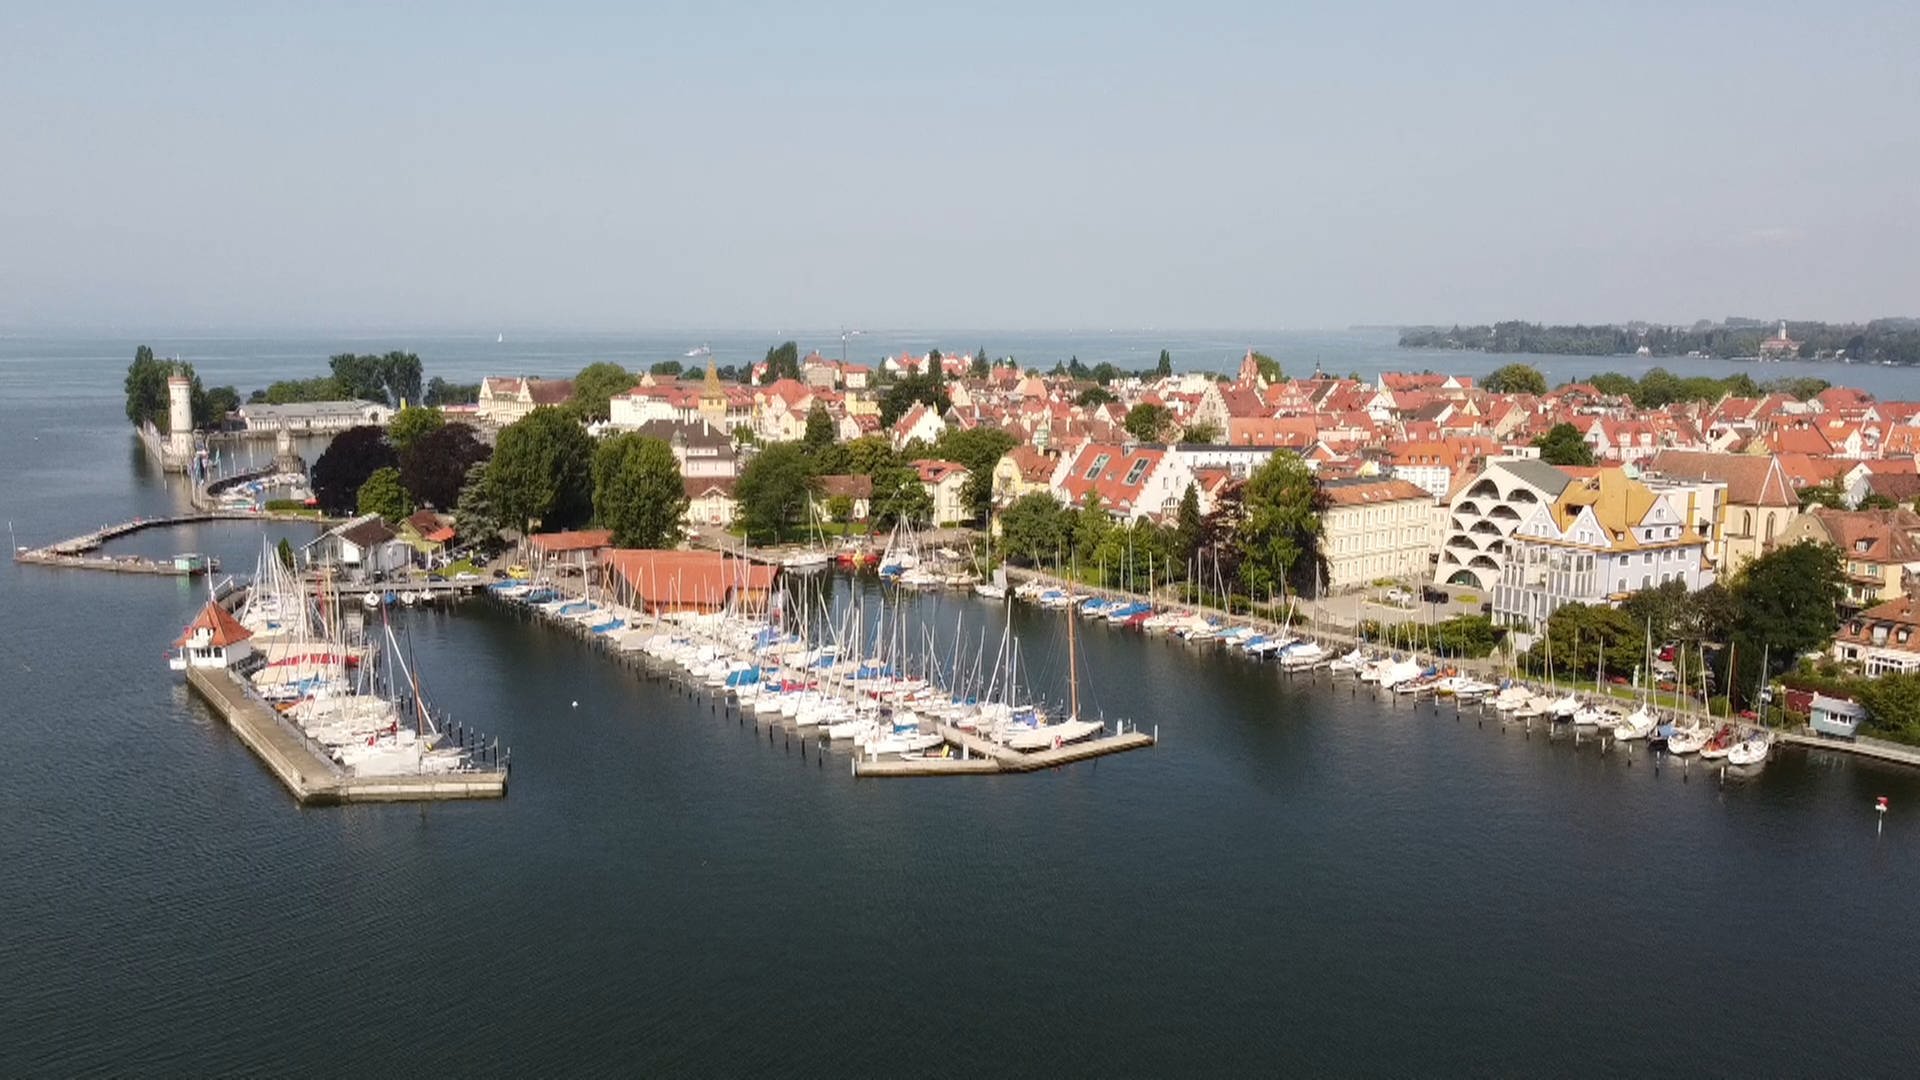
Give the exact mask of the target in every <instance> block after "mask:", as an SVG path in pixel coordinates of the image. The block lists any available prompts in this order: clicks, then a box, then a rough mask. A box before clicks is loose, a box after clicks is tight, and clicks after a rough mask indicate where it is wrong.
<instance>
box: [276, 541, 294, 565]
mask: <svg viewBox="0 0 1920 1080" xmlns="http://www.w3.org/2000/svg"><path fill="white" fill-rule="evenodd" d="M273 553H274V555H275V556H277V557H278V558H279V559H280V565H281V566H284V567H286V568H287V569H289V570H291V569H293V544H292V543H291V542H290V541H289V540H288V539H287V538H286V537H284V536H283V537H281V538H280V543H279V544H277V545H275V547H274V549H273Z"/></svg>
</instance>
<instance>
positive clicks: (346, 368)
mask: <svg viewBox="0 0 1920 1080" xmlns="http://www.w3.org/2000/svg"><path fill="white" fill-rule="evenodd" d="M327 362H328V366H329V367H330V368H331V370H332V372H333V380H334V384H335V386H336V387H337V389H338V392H339V394H340V396H341V397H344V398H351V399H354V400H359V401H378V402H383V403H385V404H388V405H399V404H400V403H401V402H413V401H419V400H420V399H421V388H420V358H419V357H418V356H416V355H414V354H413V353H409V352H390V353H387V354H386V355H384V356H372V355H356V354H354V353H340V354H338V355H336V356H333V357H330V358H329V359H328V361H327Z"/></svg>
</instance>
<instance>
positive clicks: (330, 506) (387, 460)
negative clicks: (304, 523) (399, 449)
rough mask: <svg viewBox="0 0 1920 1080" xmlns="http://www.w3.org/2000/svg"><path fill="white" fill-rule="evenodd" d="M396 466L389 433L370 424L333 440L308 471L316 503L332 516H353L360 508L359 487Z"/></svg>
mask: <svg viewBox="0 0 1920 1080" xmlns="http://www.w3.org/2000/svg"><path fill="white" fill-rule="evenodd" d="M397 464H399V458H398V457H397V456H396V455H395V454H394V452H393V444H392V443H390V442H388V441H387V433H386V432H384V431H381V430H380V429H379V428H377V427H374V426H372V425H371V424H362V425H360V426H359V427H350V428H348V429H347V430H345V431H343V432H341V433H340V434H338V435H335V436H334V437H333V441H332V442H330V443H328V444H327V448H326V450H324V451H322V452H321V454H320V457H319V458H318V459H317V460H316V461H314V463H313V468H312V469H311V470H309V471H310V473H311V480H312V486H313V497H314V501H316V502H318V503H319V504H320V508H321V509H323V510H325V511H327V512H328V513H330V514H346V513H351V512H353V511H355V510H356V509H358V507H359V505H360V485H362V484H364V483H366V482H367V478H368V477H370V476H372V475H373V474H374V472H375V471H376V470H379V469H386V468H391V467H392V466H394V465H397Z"/></svg>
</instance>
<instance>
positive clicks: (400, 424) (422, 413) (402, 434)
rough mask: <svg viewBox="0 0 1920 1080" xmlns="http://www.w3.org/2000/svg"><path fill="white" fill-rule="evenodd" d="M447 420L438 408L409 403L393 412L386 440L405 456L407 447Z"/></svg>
mask: <svg viewBox="0 0 1920 1080" xmlns="http://www.w3.org/2000/svg"><path fill="white" fill-rule="evenodd" d="M446 422H447V414H446V413H443V412H441V411H440V410H439V409H429V408H424V407H422V406H419V405H409V406H407V407H406V408H404V409H401V410H400V411H399V412H397V413H394V414H393V421H392V422H391V423H389V424H388V425H387V441H388V442H390V443H392V444H393V448H394V449H395V450H397V451H399V452H400V456H401V457H402V458H404V457H406V454H407V448H408V447H410V446H412V445H413V444H414V443H415V442H416V441H418V440H419V439H420V438H421V437H422V436H425V435H428V434H431V433H433V432H435V431H438V430H440V428H441V427H442V426H444V425H445V424H446Z"/></svg>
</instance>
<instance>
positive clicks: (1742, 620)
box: [1723, 543, 1846, 700]
mask: <svg viewBox="0 0 1920 1080" xmlns="http://www.w3.org/2000/svg"><path fill="white" fill-rule="evenodd" d="M1732 593H1733V604H1734V608H1735V612H1736V614H1735V617H1734V621H1733V623H1732V624H1731V626H1730V627H1729V628H1728V629H1729V631H1730V633H1731V637H1732V643H1733V646H1734V649H1735V651H1736V653H1737V658H1736V660H1735V661H1734V663H1735V666H1736V667H1737V669H1738V670H1736V671H1734V672H1733V673H1731V675H1730V676H1729V683H1728V684H1723V685H1729V687H1730V689H1732V690H1733V691H1734V694H1735V698H1736V700H1739V699H1740V698H1741V696H1743V695H1744V694H1747V693H1751V692H1752V688H1753V687H1754V686H1757V685H1758V684H1759V674H1760V660H1761V657H1762V656H1763V655H1764V656H1766V657H1767V658H1768V667H1769V668H1770V670H1769V671H1768V672H1767V675H1768V676H1769V677H1771V676H1773V675H1775V674H1777V673H1779V672H1781V671H1785V670H1787V669H1788V668H1790V667H1792V666H1793V665H1794V664H1796V663H1798V662H1799V658H1800V657H1801V656H1802V655H1803V654H1806V653H1810V652H1813V651H1815V650H1817V649H1822V648H1824V647H1825V646H1826V644H1827V643H1828V642H1829V641H1831V640H1832V639H1833V631H1834V628H1835V627H1837V626H1838V625H1839V623H1840V602H1841V600H1842V599H1844V597H1845V595H1846V593H1845V575H1844V573H1843V571H1842V569H1841V559H1840V552H1839V551H1838V550H1836V549H1835V548H1833V547H1831V546H1829V545H1826V544H1810V543H1803V544H1787V545H1785V546H1783V547H1777V548H1775V549H1773V550H1772V551H1769V552H1767V553H1766V554H1765V555H1762V556H1760V557H1759V558H1757V559H1754V560H1753V561H1752V562H1749V563H1747V564H1746V566H1744V567H1742V568H1741V570H1740V573H1739V575H1738V576H1737V577H1736V578H1735V580H1734V584H1733V588H1732ZM1749 654H1751V655H1749Z"/></svg>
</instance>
